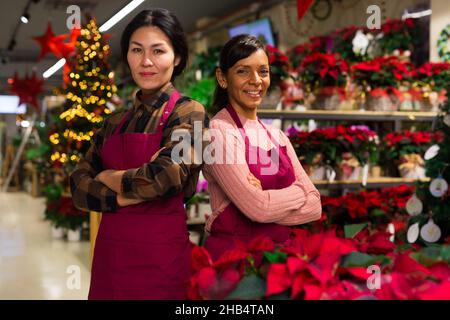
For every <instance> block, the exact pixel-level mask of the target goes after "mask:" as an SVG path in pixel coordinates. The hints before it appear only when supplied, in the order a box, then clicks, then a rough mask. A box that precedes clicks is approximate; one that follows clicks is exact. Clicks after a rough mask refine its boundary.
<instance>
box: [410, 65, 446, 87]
mask: <svg viewBox="0 0 450 320" xmlns="http://www.w3.org/2000/svg"><path fill="white" fill-rule="evenodd" d="M414 75H415V77H414V80H415V81H417V82H418V85H419V86H429V87H430V88H431V89H432V90H433V91H440V90H443V89H448V83H449V79H450V63H448V62H427V63H424V64H423V65H421V66H420V67H418V68H416V70H415V74H414Z"/></svg>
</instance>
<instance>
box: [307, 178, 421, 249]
mask: <svg viewBox="0 0 450 320" xmlns="http://www.w3.org/2000/svg"><path fill="white" fill-rule="evenodd" d="M413 192H414V187H411V186H406V185H400V186H395V187H389V188H382V189H380V190H375V191H361V192H357V193H347V194H346V195H343V196H340V197H330V196H322V197H321V203H322V208H323V216H322V221H318V222H314V223H311V224H309V225H308V227H309V228H310V229H311V230H315V231H318V230H319V231H320V230H324V229H326V228H329V227H333V226H335V227H337V231H338V232H340V233H341V234H347V235H348V234H350V235H352V234H355V233H356V232H357V231H359V230H361V229H362V228H364V227H367V228H368V230H369V231H371V232H373V231H376V230H378V231H386V229H387V227H388V224H392V225H393V228H394V230H393V232H394V234H395V239H396V240H401V241H404V240H405V234H404V232H405V229H406V226H407V224H408V217H409V215H408V214H407V213H406V211H405V207H406V202H407V201H408V200H409V199H410V198H411V196H412V194H413Z"/></svg>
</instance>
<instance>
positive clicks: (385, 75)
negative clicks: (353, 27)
mask: <svg viewBox="0 0 450 320" xmlns="http://www.w3.org/2000/svg"><path fill="white" fill-rule="evenodd" d="M351 70H352V80H353V82H354V83H356V84H358V85H360V86H362V87H363V88H364V89H366V88H371V89H373V88H389V87H397V86H398V85H399V83H400V82H402V81H410V80H411V77H412V76H413V74H414V66H413V65H412V64H411V63H408V62H405V61H401V60H399V59H398V57H395V56H390V57H379V58H375V59H373V60H370V61H364V62H359V63H356V64H354V65H352V68H351Z"/></svg>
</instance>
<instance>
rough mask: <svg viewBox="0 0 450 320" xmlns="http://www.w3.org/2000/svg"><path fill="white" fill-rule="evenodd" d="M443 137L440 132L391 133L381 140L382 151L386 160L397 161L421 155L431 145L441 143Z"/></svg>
mask: <svg viewBox="0 0 450 320" xmlns="http://www.w3.org/2000/svg"><path fill="white" fill-rule="evenodd" d="M443 137H444V136H443V133H442V132H441V131H437V132H428V131H417V132H413V131H410V130H405V131H396V132H391V133H388V134H387V135H386V136H385V137H384V138H383V144H384V148H383V150H384V152H385V153H386V158H387V159H399V158H400V157H401V156H404V155H407V154H414V153H415V154H423V153H424V152H425V151H426V150H427V149H428V147H429V146H430V145H431V144H433V143H439V142H441V141H442V140H443Z"/></svg>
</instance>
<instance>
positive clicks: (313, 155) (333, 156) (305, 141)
mask: <svg viewBox="0 0 450 320" xmlns="http://www.w3.org/2000/svg"><path fill="white" fill-rule="evenodd" d="M288 136H289V139H290V140H291V143H292V145H293V147H294V149H295V150H296V152H297V154H298V155H299V156H300V157H301V158H302V159H303V161H304V163H305V164H307V165H312V164H315V162H316V161H317V157H318V156H320V158H321V159H322V162H323V163H324V164H327V165H332V166H334V165H336V163H338V162H339V161H340V160H342V154H343V153H346V152H349V153H352V154H353V155H354V156H355V157H356V158H357V160H358V161H359V163H360V164H366V163H369V162H371V163H373V164H375V163H377V162H378V158H379V151H378V145H379V139H378V135H377V134H376V133H375V132H374V131H372V130H370V129H369V128H368V127H367V126H350V127H345V126H342V125H339V126H337V127H329V128H317V129H316V130H314V131H311V132H305V131H298V130H296V129H295V128H294V127H291V128H289V129H288Z"/></svg>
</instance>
